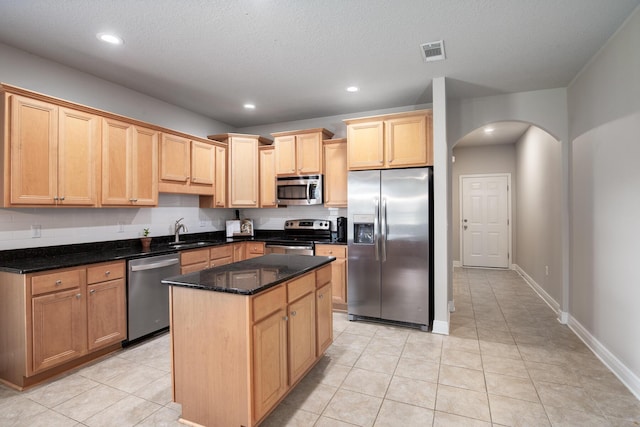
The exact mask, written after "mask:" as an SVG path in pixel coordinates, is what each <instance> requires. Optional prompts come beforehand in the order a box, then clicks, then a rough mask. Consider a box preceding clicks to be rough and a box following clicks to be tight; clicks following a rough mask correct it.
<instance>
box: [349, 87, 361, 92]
mask: <svg viewBox="0 0 640 427" xmlns="http://www.w3.org/2000/svg"><path fill="white" fill-rule="evenodd" d="M359 90H360V88H359V87H358V86H349V87H348V88H347V92H357V91H359Z"/></svg>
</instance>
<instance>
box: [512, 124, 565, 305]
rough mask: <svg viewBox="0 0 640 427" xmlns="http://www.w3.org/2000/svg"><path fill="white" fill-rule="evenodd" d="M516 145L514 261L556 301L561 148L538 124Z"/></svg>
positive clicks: (558, 291)
mask: <svg viewBox="0 0 640 427" xmlns="http://www.w3.org/2000/svg"><path fill="white" fill-rule="evenodd" d="M515 147H516V171H517V172H516V176H517V179H516V182H515V183H514V184H515V185H514V187H515V188H516V192H515V206H516V211H517V222H516V224H515V226H514V230H515V233H514V234H515V235H516V236H517V239H516V241H515V242H514V243H515V245H514V246H515V250H514V253H515V256H514V262H515V263H516V264H518V266H519V267H520V268H521V269H522V270H524V271H525V272H526V274H527V275H528V276H529V279H532V280H533V281H534V282H535V283H536V284H537V285H538V286H540V288H542V290H544V292H545V293H547V294H548V295H549V296H550V297H551V298H552V299H553V301H554V302H555V304H557V303H558V302H559V301H562V266H563V263H562V147H561V145H560V143H559V142H558V141H557V140H556V139H555V138H553V137H552V136H551V135H549V134H548V133H547V132H545V131H543V130H542V129H540V128H537V127H535V126H531V127H530V128H529V129H528V130H527V132H525V133H524V135H522V137H521V138H520V139H519V140H518V141H517V142H516V145H515ZM545 267H548V269H549V272H548V274H547V271H546V268H545ZM555 304H552V305H554V306H555ZM555 308H556V309H557V308H558V307H555Z"/></svg>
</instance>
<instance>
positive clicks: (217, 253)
mask: <svg viewBox="0 0 640 427" xmlns="http://www.w3.org/2000/svg"><path fill="white" fill-rule="evenodd" d="M209 258H210V259H212V260H213V259H218V258H233V246H232V245H224V246H216V247H215V248H211V249H209Z"/></svg>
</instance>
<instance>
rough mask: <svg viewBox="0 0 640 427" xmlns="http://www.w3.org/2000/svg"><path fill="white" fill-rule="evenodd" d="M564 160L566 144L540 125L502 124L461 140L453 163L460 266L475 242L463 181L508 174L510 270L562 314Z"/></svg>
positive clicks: (455, 245)
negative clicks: (467, 248)
mask: <svg viewBox="0 0 640 427" xmlns="http://www.w3.org/2000/svg"><path fill="white" fill-rule="evenodd" d="M562 156H563V153H562V145H561V143H560V142H559V141H558V140H557V139H556V138H555V137H553V136H552V135H551V134H549V133H548V132H546V131H545V130H543V129H541V128H540V127H538V126H536V125H535V124H532V123H527V122H521V121H500V122H493V123H490V124H487V125H484V126H482V127H479V128H477V129H475V130H473V131H472V132H469V133H468V134H467V135H465V136H464V137H462V138H461V139H460V140H459V141H457V142H456V144H454V146H453V148H452V165H451V166H452V167H451V184H452V185H451V190H452V194H451V201H452V216H451V224H452V232H453V233H452V242H451V243H452V253H453V260H454V265H456V266H463V265H465V260H464V254H465V244H470V240H469V239H465V236H464V233H465V232H468V231H469V228H468V225H469V223H468V222H467V223H465V222H464V219H465V218H463V217H464V215H463V211H464V209H465V207H464V197H462V195H463V192H464V189H463V188H461V185H462V184H461V183H462V182H463V179H462V177H469V176H471V177H483V176H493V177H495V176H498V175H502V176H506V177H508V178H509V179H508V180H507V182H509V188H508V194H507V197H508V199H509V200H508V201H509V207H510V208H511V213H510V214H509V215H507V216H506V218H507V220H508V227H507V228H506V230H507V231H506V232H507V233H508V242H507V250H508V258H509V263H508V266H507V267H508V268H512V269H516V270H518V271H519V272H520V274H522V275H523V276H524V277H525V279H526V280H527V281H528V282H529V283H530V284H531V285H532V286H533V287H534V289H536V291H537V292H538V293H539V294H540V295H541V296H542V297H543V298H544V299H545V300H546V301H547V303H549V304H550V305H551V306H552V307H553V308H554V309H555V310H556V311H558V312H559V311H561V310H560V305H561V304H562V301H563V300H564V293H563V269H564V267H565V266H564V260H563V205H564V202H563V197H564V196H565V195H564V194H563V185H562V183H563V167H562V162H563V160H562ZM478 200H479V199H478ZM505 225H506V224H505ZM465 226H467V229H466V230H465ZM476 234H477V233H476ZM489 240H490V239H489ZM484 243H486V244H487V245H489V246H490V245H491V244H492V242H491V241H490V242H484ZM474 244H477V242H475V243H474ZM466 265H469V263H468V262H467V263H466ZM475 266H478V265H475ZM479 266H482V265H479ZM484 266H485V267H495V265H490V264H487V265H484Z"/></svg>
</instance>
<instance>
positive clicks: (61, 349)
mask: <svg viewBox="0 0 640 427" xmlns="http://www.w3.org/2000/svg"><path fill="white" fill-rule="evenodd" d="M81 289H82V288H76V289H71V290H66V291H60V292H55V293H52V294H47V295H42V296H37V297H33V298H32V299H31V304H32V319H31V321H32V330H31V335H32V346H33V352H32V353H33V360H32V363H33V365H32V368H33V373H37V372H41V371H44V370H46V369H48V368H51V367H54V366H57V365H60V364H62V363H64V362H67V361H69V360H72V359H75V358H77V357H80V356H82V355H84V354H85V353H86V351H87V345H86V342H87V340H86V334H87V329H86V328H87V312H86V303H85V295H83V293H82V291H81Z"/></svg>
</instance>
